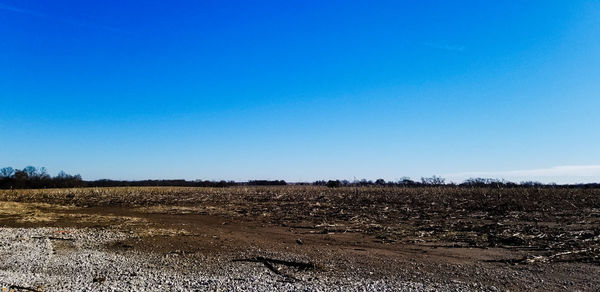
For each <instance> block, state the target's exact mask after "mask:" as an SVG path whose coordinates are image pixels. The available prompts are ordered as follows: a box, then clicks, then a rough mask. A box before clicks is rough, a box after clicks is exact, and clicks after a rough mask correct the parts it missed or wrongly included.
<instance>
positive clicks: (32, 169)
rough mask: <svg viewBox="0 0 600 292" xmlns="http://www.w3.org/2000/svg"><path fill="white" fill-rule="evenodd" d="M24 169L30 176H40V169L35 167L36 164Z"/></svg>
mask: <svg viewBox="0 0 600 292" xmlns="http://www.w3.org/2000/svg"><path fill="white" fill-rule="evenodd" d="M23 171H24V172H25V173H26V174H27V176H28V177H30V178H32V177H36V176H38V170H37V168H35V166H26V167H25V168H23Z"/></svg>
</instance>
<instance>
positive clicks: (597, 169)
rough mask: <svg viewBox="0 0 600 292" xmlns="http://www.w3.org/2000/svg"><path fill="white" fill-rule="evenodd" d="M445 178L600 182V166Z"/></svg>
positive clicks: (567, 166) (449, 176) (553, 168)
mask: <svg viewBox="0 0 600 292" xmlns="http://www.w3.org/2000/svg"><path fill="white" fill-rule="evenodd" d="M445 177H447V178H448V179H450V180H453V181H462V180H464V179H467V178H471V177H486V178H498V179H507V180H512V181H524V180H536V181H541V182H556V183H582V182H600V165H564V166H555V167H550V168H537V169H523V170H509V171H475V172H460V173H449V174H446V175H445Z"/></svg>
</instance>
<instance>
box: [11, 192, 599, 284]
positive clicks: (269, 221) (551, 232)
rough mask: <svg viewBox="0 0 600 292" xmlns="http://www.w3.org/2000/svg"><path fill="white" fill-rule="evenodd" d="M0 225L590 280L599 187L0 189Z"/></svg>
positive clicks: (493, 274) (468, 278)
mask: <svg viewBox="0 0 600 292" xmlns="http://www.w3.org/2000/svg"><path fill="white" fill-rule="evenodd" d="M0 225H2V226H3V227H40V226H52V227H64V228H77V227H92V228H109V227H110V228H119V229H123V230H130V232H131V233H135V234H138V235H139V237H137V239H135V240H132V241H130V242H115V243H113V244H111V245H110V246H108V247H107V248H113V249H123V248H127V249H135V250H141V251H146V252H151V253H165V254H166V253H179V254H182V255H187V256H194V255H201V254H217V255H219V254H223V255H231V254H240V255H250V252H249V251H250V250H253V251H255V250H257V249H258V250H261V251H262V252H263V255H269V254H277V253H278V252H287V253H293V254H295V255H297V257H298V258H300V259H303V263H309V264H310V266H311V267H318V269H319V271H320V272H321V273H323V274H327V275H335V274H336V273H340V272H342V271H343V272H344V273H354V274H358V275H364V277H372V278H385V277H403V278H406V279H409V280H413V281H419V279H422V278H424V277H426V278H428V279H432V280H434V281H438V282H448V281H455V282H458V283H466V284H470V283H479V284H482V285H485V286H486V287H491V286H494V287H496V288H498V289H503V290H531V289H537V290H563V289H568V290H576V289H580V290H597V289H598V288H600V279H598V277H597V275H600V189H566V188H555V189H550V188H543V189H536V188H514V189H487V188H472V189H469V188H452V187H429V188H394V187H364V188H358V187H356V188H355V187H347V188H326V187H313V186H285V187H230V188H180V187H139V188H138V187H126V188H85V189H44V190H3V191H0ZM267 272H268V271H267ZM290 273H291V272H290ZM294 273H302V272H301V271H294ZM475 287H477V286H475Z"/></svg>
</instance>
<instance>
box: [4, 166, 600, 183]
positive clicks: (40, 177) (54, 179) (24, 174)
mask: <svg viewBox="0 0 600 292" xmlns="http://www.w3.org/2000/svg"><path fill="white" fill-rule="evenodd" d="M288 184H289V183H287V182H286V181H284V180H250V181H248V182H236V181H231V180H230V181H225V180H221V181H209V180H193V181H189V180H184V179H171V180H138V181H127V180H108V179H101V180H94V181H84V180H83V179H82V178H81V176H80V175H78V174H77V175H70V174H67V173H65V172H64V171H60V172H59V173H58V175H56V176H50V175H49V174H48V171H47V170H46V168H45V167H40V168H36V167H33V166H27V167H25V168H23V169H21V170H20V169H14V168H12V167H4V168H1V169H0V189H40V188H75V187H127V186H140V187H142V186H177V187H220V188H222V187H231V186H285V185H288ZM291 184H294V185H315V186H326V187H330V188H337V187H370V186H375V187H425V186H439V187H471V188H477V187H486V188H517V187H519V188H531V187H535V188H552V187H567V188H600V184H599V183H589V184H576V185H557V184H553V183H551V184H543V183H540V182H533V181H527V182H520V183H514V182H510V181H505V180H498V179H492V178H470V179H467V180H465V181H464V182H462V183H459V184H456V183H446V180H445V179H444V178H442V177H439V176H435V175H434V176H431V177H422V178H421V180H419V181H415V180H412V179H411V178H409V177H403V178H401V179H399V180H397V181H386V180H384V179H381V178H380V179H377V180H375V181H372V180H366V179H361V180H354V181H348V180H318V181H315V182H312V183H291Z"/></svg>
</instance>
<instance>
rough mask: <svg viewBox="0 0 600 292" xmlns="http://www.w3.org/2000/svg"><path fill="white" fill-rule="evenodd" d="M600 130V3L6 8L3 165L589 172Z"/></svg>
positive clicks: (288, 173)
mask: <svg viewBox="0 0 600 292" xmlns="http://www.w3.org/2000/svg"><path fill="white" fill-rule="evenodd" d="M524 2H526V3H524ZM599 126H600V2H598V1H451V2H449V1H405V2H402V1H223V0H218V1H169V2H168V3H167V2H166V1H96V2H93V3H92V2H91V1H66V0H65V1H29V0H18V1H17V0H12V1H11V0H0V141H1V146H0V166H13V167H15V168H22V167H24V166H26V165H35V166H46V167H47V168H48V170H49V171H50V173H51V174H55V173H57V172H58V171H59V170H65V171H67V172H69V173H80V174H81V175H82V176H83V177H84V179H98V178H112V179H146V178H185V179H198V178H200V179H235V180H247V179H279V178H281V179H286V180H289V181H306V180H314V179H317V178H318V179H330V178H340V179H353V178H354V177H356V178H368V179H375V178H379V177H381V178H384V179H389V180H391V179H394V180H395V179H398V178H400V177H402V176H411V177H413V178H419V177H420V176H429V175H433V174H437V175H445V176H448V177H462V176H474V175H479V174H482V175H487V176H497V177H500V176H501V177H504V176H510V175H516V174H517V173H518V174H520V175H523V176H529V177H532V178H536V179H538V177H537V176H538V175H540V173H542V174H544V171H546V172H545V177H542V178H539V179H540V180H554V181H559V182H560V181H586V180H600V167H598V165H600V135H599V130H598V129H599ZM564 166H569V167H566V168H565V167H564ZM553 167H559V168H558V169H559V171H555V172H553V170H552V169H555V170H556V168H553ZM582 168H583V170H582ZM573 169H575V171H573ZM590 169H591V170H590ZM528 171H529V172H528ZM536 171H537V172H536ZM548 171H549V173H551V175H548Z"/></svg>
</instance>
